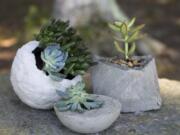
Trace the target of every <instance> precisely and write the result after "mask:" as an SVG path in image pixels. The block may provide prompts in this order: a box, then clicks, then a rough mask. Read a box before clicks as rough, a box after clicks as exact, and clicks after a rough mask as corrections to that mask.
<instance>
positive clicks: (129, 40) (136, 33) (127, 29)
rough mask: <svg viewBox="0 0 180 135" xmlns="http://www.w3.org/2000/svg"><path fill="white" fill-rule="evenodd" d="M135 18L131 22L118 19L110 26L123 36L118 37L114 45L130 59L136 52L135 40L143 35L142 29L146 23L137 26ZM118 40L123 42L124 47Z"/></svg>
mask: <svg viewBox="0 0 180 135" xmlns="http://www.w3.org/2000/svg"><path fill="white" fill-rule="evenodd" d="M135 20H136V19H135V18H133V19H131V20H130V21H129V22H121V21H117V22H114V23H113V24H109V27H110V28H111V29H112V30H114V31H116V32H119V33H120V36H121V38H118V39H117V38H116V39H115V40H116V41H115V42H114V45H115V47H116V50H117V51H118V52H120V53H122V54H123V55H124V57H125V60H128V59H129V58H130V56H131V55H132V54H133V53H134V52H135V50H136V43H135V42H136V41H137V40H138V39H139V38H141V37H142V35H141V32H140V31H141V29H142V28H143V27H144V24H142V25H139V26H136V27H135V26H134V23H135ZM118 42H122V43H123V46H124V47H123V48H122V47H120V45H119V43H118Z"/></svg>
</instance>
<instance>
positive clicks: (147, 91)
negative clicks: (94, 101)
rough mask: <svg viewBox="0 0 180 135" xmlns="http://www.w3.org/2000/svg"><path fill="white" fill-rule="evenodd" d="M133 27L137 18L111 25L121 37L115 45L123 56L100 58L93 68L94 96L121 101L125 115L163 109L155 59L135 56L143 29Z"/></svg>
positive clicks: (140, 26)
mask: <svg viewBox="0 0 180 135" xmlns="http://www.w3.org/2000/svg"><path fill="white" fill-rule="evenodd" d="M134 23H135V18H133V19H132V20H130V21H129V22H121V21H117V22H114V23H113V24H109V27H110V28H111V29H113V30H114V31H116V32H118V33H119V34H120V37H118V38H115V42H114V45H115V47H116V49H117V51H118V52H120V54H121V55H120V56H117V57H113V58H104V57H100V56H98V57H97V61H98V64H97V65H95V66H94V67H93V68H92V84H93V90H94V92H95V93H97V94H102V95H108V96H111V97H114V98H116V99H119V101H120V102H121V103H122V112H139V111H147V110H154V109H159V108H160V106H161V97H160V92H159V84H158V76H157V71H156V64H155V59H154V58H153V57H152V56H134V52H135V50H136V41H137V40H138V39H139V38H141V37H142V34H141V32H140V31H141V29H142V28H143V27H144V25H139V26H134ZM119 43H121V45H120V44H119Z"/></svg>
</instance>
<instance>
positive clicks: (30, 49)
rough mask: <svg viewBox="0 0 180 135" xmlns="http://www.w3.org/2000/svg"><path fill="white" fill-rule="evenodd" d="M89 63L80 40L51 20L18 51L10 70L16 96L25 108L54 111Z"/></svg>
mask: <svg viewBox="0 0 180 135" xmlns="http://www.w3.org/2000/svg"><path fill="white" fill-rule="evenodd" d="M90 64H91V56H90V53H89V52H88V50H87V48H85V46H84V44H83V41H82V39H81V38H80V37H79V35H77V34H76V31H75V30H74V29H73V28H72V27H70V26H69V23H68V22H62V21H60V20H54V19H52V20H50V21H49V22H48V23H47V24H46V25H44V26H43V27H42V28H41V30H40V32H39V34H37V35H36V38H35V40H34V41H30V42H28V43H27V44H25V45H23V46H22V47H21V48H20V49H18V51H17V54H16V56H15V58H14V61H13V64H12V69H11V82H12V86H13V88H14V91H15V93H16V94H17V95H18V97H19V98H20V99H21V100H22V101H23V102H24V103H26V104H27V105H29V106H31V107H33V108H37V109H50V108H53V105H54V103H55V102H56V101H57V100H58V99H59V98H60V97H59V96H58V95H57V93H56V90H55V89H57V88H59V89H61V91H65V90H66V89H67V88H68V87H70V86H71V85H75V84H76V83H77V82H79V81H81V80H82V77H81V75H83V74H84V73H85V72H86V70H87V69H88V67H89V66H90Z"/></svg>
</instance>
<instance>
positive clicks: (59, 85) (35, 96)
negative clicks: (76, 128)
mask: <svg viewBox="0 0 180 135" xmlns="http://www.w3.org/2000/svg"><path fill="white" fill-rule="evenodd" d="M38 44H39V42H37V41H31V42H28V43H27V44H25V45H23V46H22V47H21V48H20V49H18V51H17V54H16V56H15V58H14V61H13V64H12V68H11V83H12V86H13V88H14V91H15V93H16V94H17V95H18V97H19V98H20V99H21V101H22V102H24V103H25V104H27V105H29V106H31V107H33V108H36V109H51V108H53V105H54V103H55V102H56V101H58V100H59V99H60V97H59V96H58V94H57V93H56V90H57V89H58V90H59V89H60V90H62V91H65V90H66V89H67V88H68V87H70V86H71V85H75V84H76V83H77V82H79V81H81V80H82V77H81V76H76V77H75V78H74V79H72V80H68V79H63V80H61V81H54V80H52V79H51V78H50V77H49V76H47V75H46V74H45V73H44V72H43V71H42V70H39V69H38V68H37V66H36V61H35V56H34V54H33V53H32V51H33V50H34V49H35V48H36V47H37V46H38Z"/></svg>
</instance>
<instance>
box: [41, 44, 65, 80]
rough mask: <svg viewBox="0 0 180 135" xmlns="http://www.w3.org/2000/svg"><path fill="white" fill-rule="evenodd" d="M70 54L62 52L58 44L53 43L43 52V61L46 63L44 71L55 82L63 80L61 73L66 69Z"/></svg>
mask: <svg viewBox="0 0 180 135" xmlns="http://www.w3.org/2000/svg"><path fill="white" fill-rule="evenodd" d="M67 57H68V53H67V52H64V51H62V49H61V48H60V46H59V45H58V44H56V43H51V44H50V45H49V46H48V47H46V48H45V49H44V51H43V52H41V59H42V60H43V62H44V67H43V70H44V71H45V72H47V73H48V74H49V75H50V77H51V78H52V79H54V80H57V79H58V78H62V77H63V75H61V74H60V73H59V72H60V71H61V70H62V69H63V68H64V66H65V62H66V60H67Z"/></svg>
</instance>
